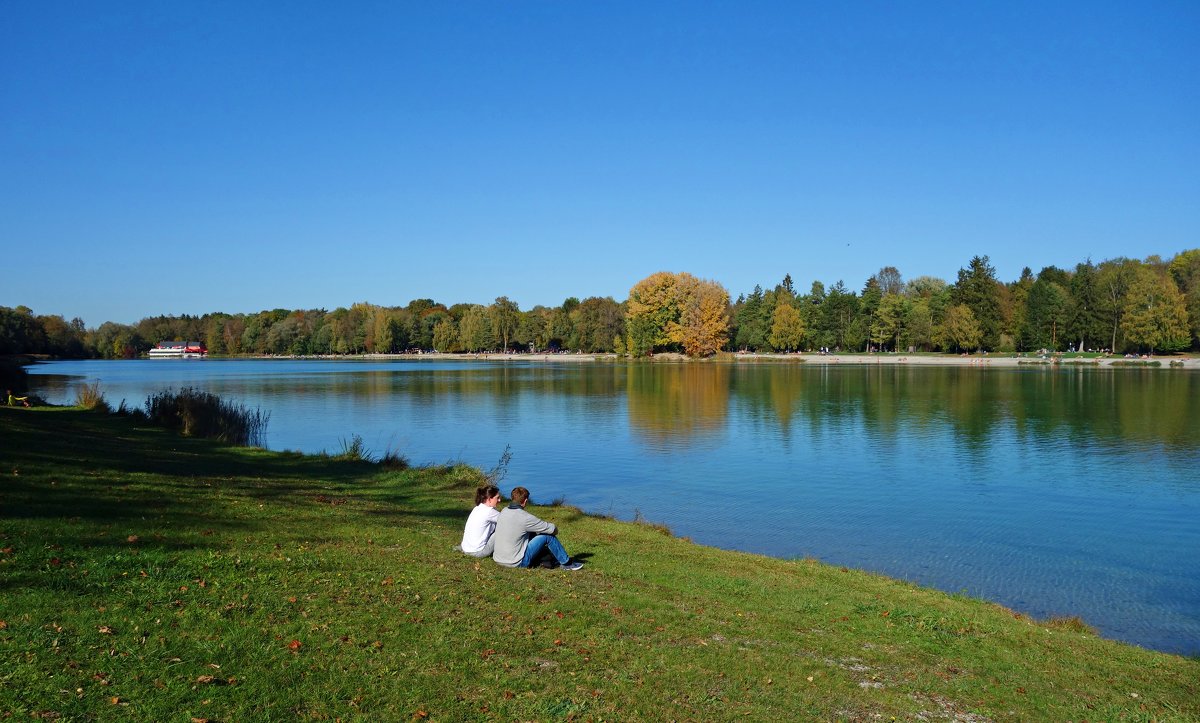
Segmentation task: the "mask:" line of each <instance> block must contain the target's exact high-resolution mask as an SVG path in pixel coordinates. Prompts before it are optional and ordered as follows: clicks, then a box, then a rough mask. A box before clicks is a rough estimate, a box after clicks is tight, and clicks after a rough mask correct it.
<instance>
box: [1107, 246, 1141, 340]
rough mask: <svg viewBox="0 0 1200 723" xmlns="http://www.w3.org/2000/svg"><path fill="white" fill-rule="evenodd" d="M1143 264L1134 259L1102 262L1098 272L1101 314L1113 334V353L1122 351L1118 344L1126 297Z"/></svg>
mask: <svg viewBox="0 0 1200 723" xmlns="http://www.w3.org/2000/svg"><path fill="white" fill-rule="evenodd" d="M1140 267H1141V263H1140V262H1138V261H1134V260H1133V259H1126V258H1116V259H1109V260H1108V261H1104V262H1101V264H1100V267H1099V269H1098V270H1097V283H1098V285H1099V287H1100V300H1101V303H1100V313H1101V314H1102V315H1103V316H1104V318H1105V320H1106V325H1107V326H1108V330H1109V331H1110V332H1111V335H1112V336H1111V342H1110V344H1109V349H1110V350H1111V351H1113V352H1116V351H1118V350H1119V349H1121V346H1118V344H1117V340H1118V337H1117V332H1118V331H1120V329H1121V327H1122V323H1121V322H1122V319H1123V317H1124V315H1125V307H1126V303H1125V297H1126V296H1127V295H1128V294H1129V288H1130V286H1131V285H1132V284H1133V280H1134V278H1135V277H1136V276H1137V274H1138V269H1139V268H1140Z"/></svg>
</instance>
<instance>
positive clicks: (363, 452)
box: [333, 434, 371, 462]
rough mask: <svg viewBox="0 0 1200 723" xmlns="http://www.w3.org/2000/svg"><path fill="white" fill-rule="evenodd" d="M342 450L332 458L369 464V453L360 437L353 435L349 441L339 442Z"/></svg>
mask: <svg viewBox="0 0 1200 723" xmlns="http://www.w3.org/2000/svg"><path fill="white" fill-rule="evenodd" d="M341 443H342V449H341V451H340V452H338V453H337V454H335V455H334V456H333V458H334V459H344V460H350V461H356V462H370V461H371V452H370V450H368V449H367V445H366V444H364V443H363V438H362V435H359V434H354V435H351V436H350V439H348V440H347V439H343V440H341Z"/></svg>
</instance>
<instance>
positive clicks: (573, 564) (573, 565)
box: [562, 560, 583, 570]
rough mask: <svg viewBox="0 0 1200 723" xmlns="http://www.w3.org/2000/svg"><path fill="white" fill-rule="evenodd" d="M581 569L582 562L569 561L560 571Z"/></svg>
mask: <svg viewBox="0 0 1200 723" xmlns="http://www.w3.org/2000/svg"><path fill="white" fill-rule="evenodd" d="M582 567H583V563H582V562H577V561H575V560H571V561H570V562H568V563H567V564H565V565H563V566H562V569H564V570H579V569H581V568H582Z"/></svg>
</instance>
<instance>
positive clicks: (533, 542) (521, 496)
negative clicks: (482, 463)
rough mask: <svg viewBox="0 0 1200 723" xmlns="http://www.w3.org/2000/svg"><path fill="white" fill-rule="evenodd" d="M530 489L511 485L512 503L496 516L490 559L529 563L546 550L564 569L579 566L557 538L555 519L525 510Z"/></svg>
mask: <svg viewBox="0 0 1200 723" xmlns="http://www.w3.org/2000/svg"><path fill="white" fill-rule="evenodd" d="M527 504H529V490H527V489H525V488H524V487H513V491H512V504H511V505H509V506H508V507H506V508H504V509H503V510H501V511H500V518H499V519H498V520H496V534H495V540H496V546H495V551H494V552H493V553H492V559H493V560H495V561H496V564H498V565H504V566H505V567H531V566H533V564H534V561H535V560H537V558H538V555H540V554H542V551H543V550H545V551H547V552H549V553H550V554H551V555H552V556H553V557H554V559H555V560H557V561H558V564H559V565H562V569H564V570H578V569H579V568H581V567H583V563H582V562H578V561H572V560H571V557H570V556H569V555H567V551H566V550H565V549H564V548H563V545H562V543H561V542H559V540H558V537H557V535H558V528H557V527H555V525H554V523H552V522H546V521H545V520H541V519H538V518H537V517H535V516H534V515H531V514H530V513H528V512H526V511H525V505H527Z"/></svg>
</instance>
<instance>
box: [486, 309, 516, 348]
mask: <svg viewBox="0 0 1200 723" xmlns="http://www.w3.org/2000/svg"><path fill="white" fill-rule="evenodd" d="M488 314H489V316H490V317H491V322H492V334H493V335H494V336H495V337H496V338H497V339H498V340H499V341H500V349H501V351H508V341H509V339H511V338H512V336H513V334H515V333H516V331H517V326H518V325H519V324H520V322H521V309H520V307H518V306H517V303H516V302H515V301H510V300H509V298H508V297H507V296H500V297H497V298H496V301H495V303H494V304H492V306H491V308H490V309H488Z"/></svg>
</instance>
